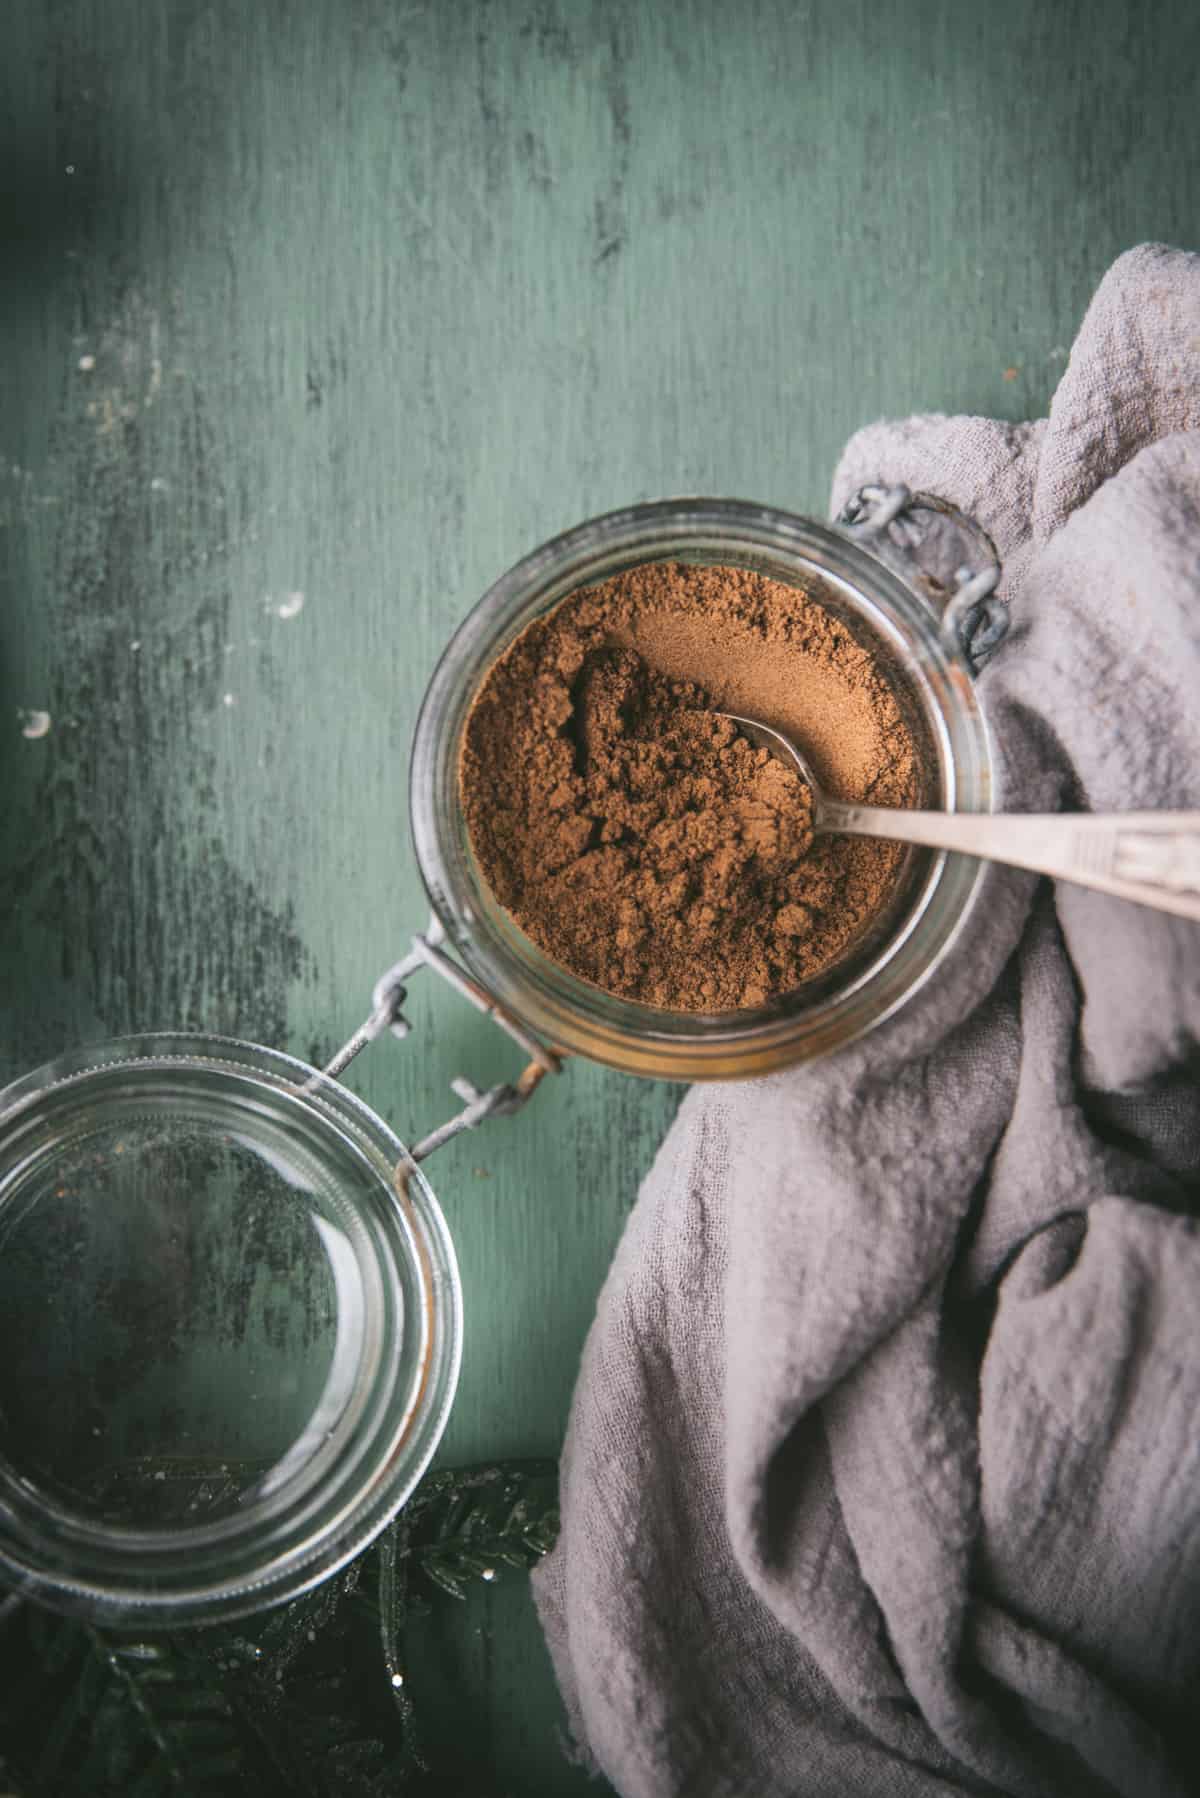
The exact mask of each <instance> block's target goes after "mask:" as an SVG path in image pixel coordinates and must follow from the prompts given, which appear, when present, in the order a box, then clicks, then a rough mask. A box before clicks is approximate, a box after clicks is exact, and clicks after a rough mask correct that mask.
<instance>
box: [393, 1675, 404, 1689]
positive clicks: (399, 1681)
mask: <svg viewBox="0 0 1200 1798" xmlns="http://www.w3.org/2000/svg"><path fill="white" fill-rule="evenodd" d="M392 1684H393V1685H394V1686H395V1687H396V1688H397V1690H398V1689H399V1688H400V1687H401V1686H402V1685H403V1684H404V1675H403V1673H393V1674H392Z"/></svg>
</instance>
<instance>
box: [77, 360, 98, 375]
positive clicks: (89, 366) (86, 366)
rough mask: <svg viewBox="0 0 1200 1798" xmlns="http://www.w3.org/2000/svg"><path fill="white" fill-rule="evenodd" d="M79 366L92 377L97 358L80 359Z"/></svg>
mask: <svg viewBox="0 0 1200 1798" xmlns="http://www.w3.org/2000/svg"><path fill="white" fill-rule="evenodd" d="M79 366H80V368H81V369H82V370H83V372H84V374H85V375H90V374H91V372H92V370H93V369H94V368H95V366H96V358H95V357H94V356H81V357H80V358H79Z"/></svg>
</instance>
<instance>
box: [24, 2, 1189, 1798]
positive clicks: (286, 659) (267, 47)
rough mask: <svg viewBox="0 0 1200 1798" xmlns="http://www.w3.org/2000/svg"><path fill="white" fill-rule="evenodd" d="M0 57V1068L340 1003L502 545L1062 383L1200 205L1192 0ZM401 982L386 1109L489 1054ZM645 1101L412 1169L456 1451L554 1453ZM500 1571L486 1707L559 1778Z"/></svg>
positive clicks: (163, 10) (464, 8)
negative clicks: (1107, 316) (27, 713)
mask: <svg viewBox="0 0 1200 1798" xmlns="http://www.w3.org/2000/svg"><path fill="white" fill-rule="evenodd" d="M0 93H2V95H3V100H2V104H0V134H2V135H0V194H2V196H3V203H2V206H0V232H2V233H3V237H2V241H0V299H2V308H3V309H2V312H0V330H2V333H3V334H2V337H0V381H2V383H3V385H2V389H0V546H2V547H0V557H2V562H0V566H2V568H3V575H4V580H5V583H6V594H5V605H4V610H3V614H2V617H0V633H2V635H0V651H2V660H3V672H2V680H3V690H2V693H0V777H2V779H3V789H2V790H3V793H4V807H3V812H4V817H3V824H2V826H0V829H2V832H3V837H2V848H3V876H2V880H0V902H2V905H3V940H2V944H0V956H2V960H3V1016H4V1033H3V1038H2V1055H3V1063H4V1067H3V1072H4V1073H9V1072H15V1071H16V1070H17V1069H19V1068H21V1067H24V1066H28V1065H30V1064H32V1063H35V1062H37V1061H40V1060H42V1059H44V1058H45V1057H47V1056H48V1055H50V1054H52V1053H53V1052H54V1051H55V1050H56V1049H57V1048H58V1047H59V1046H60V1045H62V1044H66V1043H70V1042H74V1041H78V1040H80V1039H83V1038H96V1037H99V1036H102V1035H106V1034H109V1033H111V1032H113V1031H118V1030H122V1029H125V1028H127V1027H129V1026H132V1025H135V1024H137V1025H148V1026H152V1025H160V1024H184V1025H192V1026H200V1025H203V1026H204V1027H206V1028H208V1029H214V1030H219V1029H227V1030H232V1031H236V1032H238V1033H240V1034H244V1035H249V1036H251V1037H256V1038H258V1039H260V1040H264V1041H270V1042H277V1043H281V1044H284V1045H287V1046H290V1047H291V1048H293V1049H294V1050H296V1051H298V1052H300V1053H301V1054H305V1055H308V1054H311V1053H314V1052H315V1053H323V1052H324V1051H325V1050H327V1049H329V1048H330V1047H331V1046H332V1045H333V1044H334V1043H335V1042H336V1041H337V1040H338V1039H340V1038H341V1037H342V1036H343V1035H345V1034H346V1033H347V1032H348V1031H349V1029H350V1028H351V1027H352V1026H353V1025H354V1024H355V1023H356V1022H357V1021H358V1019H359V1017H360V1016H361V1015H362V1011H363V1005H364V1001H365V998H366V995H367V994H368V993H369V990H370V986H371V982H372V980H373V978H374V976H375V974H376V973H377V972H378V971H379V969H380V968H381V967H383V966H384V965H385V964H386V963H387V962H388V961H389V959H391V958H392V957H393V956H394V955H395V954H396V953H397V951H398V948H399V947H400V945H401V943H402V941H403V937H404V933H405V931H406V930H408V929H409V928H412V927H414V926H415V925H416V924H418V923H419V922H420V921H421V919H422V915H423V914H422V903H421V897H420V893H419V891H418V883H417V880H416V878H415V875H414V872H413V867H412V862H411V858H410V856H409V853H408V849H407V843H406V834H405V833H406V800H405V773H406V755H407V746H408V742H409V737H410V733H411V730H412V726H413V722H414V717H415V712H416V707H417V705H418V702H419V699H420V695H421V692H422V690H423V687H424V684H425V682H426V680H427V678H428V675H429V672H430V670H431V668H432V666H433V663H434V661H435V659H436V657H437V655H438V652H439V649H440V647H441V645H442V644H443V642H444V641H445V638H446V636H447V634H448V632H449V631H450V629H451V628H452V626H453V624H454V623H455V621H456V620H457V619H458V618H460V617H461V616H462V614H463V612H464V611H465V610H466V609H467V607H468V606H469V605H470V604H471V603H472V601H473V600H474V599H475V598H476V597H477V596H478V595H479V594H480V593H481V592H482V591H483V589H484V588H485V587H486V586H487V584H488V583H489V582H490V581H491V580H492V579H493V577H494V576H495V575H497V574H498V573H499V572H500V571H501V570H502V569H503V568H505V567H506V566H507V565H508V564H509V563H510V562H512V561H513V560H514V559H515V558H516V557H517V556H519V555H520V554H521V553H522V552H523V551H525V550H526V549H528V548H530V547H531V546H532V545H533V544H535V543H537V542H539V541H541V540H542V539H543V538H545V537H546V536H548V535H549V534H551V533H552V532H554V531H556V530H558V529H560V528H563V527H565V526H567V525H569V524H571V523H573V522H575V521H577V520H578V519H580V518H582V517H584V516H587V515H589V514H591V513H595V512H598V511H601V510H604V509H605V508H607V507H609V506H613V505H617V504H620V503H622V502H624V501H627V500H631V499H638V498H646V497H651V496H659V495H662V494H667V493H678V492H708V493H734V494H740V495H745V496H749V497H753V498H759V499H762V500H765V501H771V502H775V503H778V504H783V505H791V506H796V507H799V508H800V509H804V510H810V511H816V512H818V513H820V512H822V511H823V509H824V505H825V500H826V495H827V491H828V484H829V476H830V472H831V469H832V466H833V463H834V460H835V458H836V455H837V452H838V449H839V447H840V445H841V443H842V441H843V439H844V438H845V437H846V435H847V434H848V433H849V432H850V431H851V430H852V429H853V428H854V427H855V426H856V425H857V424H859V423H861V422H862V421H864V420H866V419H868V418H870V417H874V416H876V415H879V414H881V413H891V414H895V413H903V412H907V411H909V410H911V409H913V408H926V409H928V408H943V409H947V410H954V409H969V410H972V411H979V412H992V413H998V414H1002V415H1005V416H1008V417H1020V416H1026V415H1031V414H1036V413H1038V412H1041V411H1044V409H1045V406H1046V403H1047V400H1048V397H1049V395H1050V393H1051V391H1052V389H1053V386H1054V382H1055V380H1056V377H1057V375H1058V373H1059V370H1060V368H1061V366H1062V361H1063V358H1064V355H1065V350H1066V347H1067V346H1068V345H1069V343H1070V340H1071V336H1072V333H1073V330H1074V327H1075V324H1076V322H1077V319H1078V317H1079V314H1080V311H1081V308H1082V307H1083V306H1084V304H1085V303H1086V301H1087V298H1088V296H1089V293H1090V291H1091V289H1092V287H1093V286H1094V284H1095V282H1096V280H1097V278H1098V277H1099V275H1100V274H1101V272H1102V271H1103V269H1104V267H1105V266H1106V264H1107V263H1108V262H1109V260H1110V259H1111V258H1112V256H1113V255H1115V254H1116V253H1117V252H1118V251H1119V250H1120V249H1122V248H1123V247H1125V246H1127V245H1129V244H1130V243H1133V242H1135V241H1138V240H1140V239H1143V238H1146V237H1160V238H1166V239H1170V240H1173V241H1176V242H1183V243H1192V244H1194V243H1195V241H1196V238H1197V234H1198V225H1200V219H1198V216H1197V167H1198V153H1200V13H1198V12H1197V10H1196V7H1195V5H1194V3H1193V0H1160V3H1159V4H1141V5H1138V4H1132V3H1131V4H1128V5H1126V4H1120V5H1118V4H1103V3H1101V4H1083V3H1082V0H1056V3H1055V4H1053V5H1048V4H1045V3H1044V0H1011V3H1010V4H1008V5H1005V6H1001V7H997V6H993V5H990V4H989V5H983V4H975V3H969V0H913V3H912V4H908V5H901V6H893V7H889V8H884V7H880V6H878V5H877V4H873V3H869V0H811V3H810V4H785V3H784V0H754V3H753V4H749V5H746V6H736V5H730V4H729V3H728V0H692V3H691V4H679V5H668V4H660V5H653V4H648V3H646V0H591V3H580V4H575V3H573V0H560V3H558V4H555V0H508V3H505V0H491V3H485V0H463V3H462V4H455V5H448V4H447V5H442V4H437V3H435V0H415V3H412V4H407V5H405V4H398V3H392V0H303V3H302V4H284V3H283V0H264V3H263V4H259V5H253V6H247V5H245V4H244V3H243V0H163V3H161V4H155V3H152V0H44V3H43V4H41V5H38V6H31V5H16V4H13V5H10V6H8V7H6V8H4V9H3V13H2V15H0ZM69 170H73V172H68V171H69ZM84 358H94V365H93V366H84V363H83V359H84ZM1014 370H1015V371H1016V372H1015V374H1014V373H1012V372H1011V371H1014ZM294 592H303V594H304V605H303V610H301V611H300V612H298V613H297V614H296V615H295V616H293V617H282V616H280V614H279V607H280V606H281V605H285V606H286V602H287V600H288V596H289V595H290V594H292V593H294ZM18 708H40V709H45V710H48V711H49V712H50V713H51V714H52V718H53V723H52V727H51V730H50V732H49V734H48V735H47V736H45V737H43V738H41V739H36V740H31V739H26V738H24V737H23V736H22V734H21V730H20V724H19V720H18V716H17V713H18ZM412 1009H413V1015H414V1017H415V1019H416V1021H417V1024H418V1031H417V1034H416V1036H415V1038H414V1039H413V1040H412V1041H411V1042H410V1043H408V1044H407V1045H404V1046H401V1045H399V1044H394V1043H391V1042H389V1043H387V1044H386V1045H384V1046H382V1047H380V1048H378V1049H376V1050H375V1051H374V1052H373V1054H372V1055H371V1056H370V1057H369V1058H368V1059H367V1060H366V1061H365V1062H363V1063H361V1064H359V1066H358V1067H356V1069H355V1070H354V1073H353V1076H352V1081H353V1084H355V1085H356V1086H357V1088H358V1089H359V1090H360V1091H361V1092H362V1093H363V1094H364V1095H365V1096H366V1097H367V1098H368V1099H369V1100H370V1101H371V1102H372V1103H374V1104H376V1105H378V1106H379V1107H380V1109H382V1110H383V1112H384V1113H385V1114H386V1115H387V1116H389V1117H390V1118H391V1119H392V1120H393V1121H394V1122H395V1123H396V1124H397V1125H398V1126H399V1127H400V1128H401V1129H402V1130H410V1129H411V1130H419V1129H421V1128H424V1127H427V1126H428V1125H429V1124H430V1123H432V1122H433V1121H435V1120H436V1119H438V1118H440V1117H441V1116H442V1115H444V1113H445V1112H446V1110H447V1109H448V1107H449V1106H451V1105H452V1104H453V1100H452V1098H451V1096H450V1094H449V1092H448V1082H449V1080H450V1078H451V1077H452V1076H453V1075H454V1074H455V1073H457V1072H459V1071H465V1072H468V1073H470V1074H471V1075H472V1076H473V1077H474V1078H475V1079H477V1080H480V1081H482V1080H484V1079H487V1078H490V1077H491V1076H493V1075H494V1074H497V1073H498V1072H499V1071H500V1070H501V1069H502V1068H505V1069H511V1067H512V1065H513V1058H512V1057H511V1056H510V1055H509V1053H508V1051H507V1049H506V1048H505V1047H504V1046H503V1045H502V1044H500V1043H498V1042H497V1041H495V1040H494V1039H493V1037H492V1035H491V1034H490V1032H489V1031H488V1029H487V1027H486V1026H485V1025H484V1024H483V1023H482V1022H480V1021H479V1020H478V1019H477V1018H476V1017H475V1016H474V1015H473V1014H471V1013H469V1012H467V1011H465V1010H464V1009H463V1008H461V1007H460V1006H459V1005H458V1004H457V1003H456V1002H455V1001H454V1000H453V999H451V998H450V996H449V995H447V994H445V993H442V992H436V993H434V992H428V991H426V992H420V993H414V1003H413V1008H412ZM674 1099H675V1095H674V1094H673V1093H672V1092H671V1091H669V1090H667V1089H663V1088H655V1087H653V1086H648V1085H640V1084H634V1083H631V1082H628V1081H626V1080H623V1079H621V1078H620V1077H618V1076H615V1075H609V1074H606V1073H602V1072H600V1071H598V1070H588V1069H584V1068H575V1069H573V1070H572V1072H571V1073H570V1075H569V1076H568V1077H566V1078H564V1079H563V1080H562V1081H561V1082H559V1083H557V1085H556V1087H555V1090H553V1091H550V1092H544V1093H543V1094H542V1095H540V1096H539V1098H538V1101H537V1106H536V1109H535V1110H534V1111H532V1112H531V1113H529V1114H527V1115H526V1117H525V1118H523V1119H521V1120H520V1121H519V1122H511V1123H507V1124H502V1125H496V1126H494V1127H493V1128H492V1129H490V1130H489V1131H488V1132H487V1133H486V1134H485V1135H483V1136H480V1137H477V1138H475V1139H473V1140H471V1141H469V1142H468V1143H466V1144H465V1145H463V1146H461V1147H460V1148H457V1149H455V1150H453V1151H450V1152H447V1153H446V1154H444V1155H442V1156H441V1157H440V1158H439V1161H438V1162H437V1163H436V1164H434V1166H433V1168H432V1170H431V1171H432V1173H433V1178H434V1183H435V1185H436V1187H437V1189H438V1191H439V1193H440V1195H441V1196H442V1199H443V1202H444V1204H445V1207H446V1210H447V1212H448V1214H449V1217H450V1219H451V1223H452V1227H453V1229H454V1231H455V1234H456V1237H457V1240H458V1243H459V1247H460V1251H461V1256H462V1264H463V1274H464V1281H465V1287H466V1301H467V1315H468V1320H469V1322H468V1341H467V1358H466V1363H465V1369H464V1377H463V1383H462V1388H461V1396H460V1399H459V1403H458V1407H457V1411H456V1413H455V1417H454V1420H453V1423H452V1426H451V1430H450V1434H449V1437H448V1440H447V1444H446V1455H447V1456H448V1457H450V1458H454V1459H466V1458H473V1457H475V1456H478V1455H485V1454H492V1453H501V1452H525V1451H546V1450H551V1449H553V1448H554V1446H555V1445H556V1444H557V1442H558V1440H559V1438H560V1434H561V1430H562V1425H563V1419H564V1416H565V1411H566V1405H567V1401H568V1396H569V1391H570V1386H571V1381H572V1377H573V1373H574V1368H575V1364H576V1359H577V1354H578V1350H579V1345H580V1342H581V1340H582V1337H583V1333H584V1330H585V1328H586V1325H587V1322H588V1318H589V1316H590V1313H591V1310H592V1307H593V1303H594V1300H595V1295H596V1292H597V1290H598V1287H599V1285H600V1281H601V1279H602V1276H603V1272H604V1269H605V1266H606V1264H607V1261H608V1258H609V1256H610V1254H611V1251H612V1248H613V1245H614V1243H615V1241H616V1238H617V1235H618V1232H619V1229H620V1225H621V1221H622V1218H623V1217H624V1215H625V1213H626V1211H627V1209H628V1206H629V1204H630V1202H631V1200H632V1197H633V1193H634V1189H635V1185H636V1182H637V1179H638V1177H639V1175H640V1173H641V1172H642V1170H643V1169H644V1168H645V1166H646V1165H647V1163H648V1161H649V1158H650V1156H651V1154H652V1151H653V1148H654V1145H655V1143H656V1141H657V1140H658V1139H659V1137H660V1135H661V1133H662V1130H663V1127H664V1125H665V1123H666V1121H667V1119H668V1117H669V1115H670V1112H671V1110H672V1107H673V1103H674ZM478 1170H485V1171H478ZM487 1603H488V1604H489V1605H491V1606H503V1607H504V1609H505V1618H506V1621H505V1627H504V1632H503V1634H502V1635H500V1636H498V1637H497V1639H496V1640H495V1642H494V1643H493V1644H492V1646H491V1647H487V1646H486V1645H487V1643H488V1642H489V1641H490V1636H489V1634H488V1632H487V1631H486V1630H485V1634H484V1635H483V1636H477V1635H475V1634H474V1633H473V1632H474V1630H475V1628H476V1624H475V1623H474V1622H470V1621H464V1622H463V1624H462V1625H461V1627H460V1630H459V1649H460V1651H461V1657H462V1658H461V1660H460V1672H459V1677H460V1679H461V1681H462V1685H463V1689H464V1691H465V1692H466V1693H467V1694H468V1698H467V1700H466V1702H467V1703H468V1705H469V1707H471V1708H472V1710H473V1712H474V1714H476V1715H477V1716H478V1717H479V1718H480V1719H481V1723H480V1728H481V1731H482V1732H483V1735H482V1738H481V1739H482V1740H484V1741H486V1742H488V1743H490V1747H489V1748H488V1749H487V1753H488V1755H489V1757H490V1759H491V1760H492V1762H493V1764H494V1765H495V1766H496V1767H497V1768H498V1769H499V1770H500V1771H501V1773H502V1774H503V1777H504V1778H505V1779H506V1780H508V1781H509V1782H510V1784H511V1789H513V1790H514V1791H519V1792H521V1793H522V1794H525V1795H529V1794H532V1793H534V1792H566V1791H567V1790H568V1789H571V1790H574V1789H575V1787H574V1785H573V1784H572V1780H573V1778H574V1776H573V1775H571V1774H570V1773H569V1772H567V1771H566V1770H564V1769H561V1768H558V1767H557V1759H556V1756H557V1750H556V1748H555V1746H554V1743H553V1739H552V1735H551V1733H550V1731H551V1722H552V1718H553V1716H554V1714H555V1712H554V1705H553V1700H552V1698H551V1693H550V1684H549V1674H548V1670H547V1668H546V1665H545V1661H544V1657H543V1655H542V1651H541V1649H540V1646H539V1644H538V1641H537V1637H536V1634H535V1632H534V1630H533V1626H532V1624H531V1621H530V1618H529V1614H528V1610H527V1608H522V1607H524V1606H525V1603H526V1601H525V1600H524V1599H523V1598H517V1597H514V1596H512V1595H510V1596H507V1597H505V1596H504V1595H503V1594H497V1595H495V1596H494V1597H491V1598H489V1599H488V1600H487ZM518 1611H519V1613H520V1614H519V1616H518V1617H517V1620H516V1621H513V1620H512V1616H513V1615H515V1614H516V1612H518ZM456 1615H457V1614H456ZM441 1627H442V1626H441V1625H439V1628H441ZM593 1789H594V1788H593Z"/></svg>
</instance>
